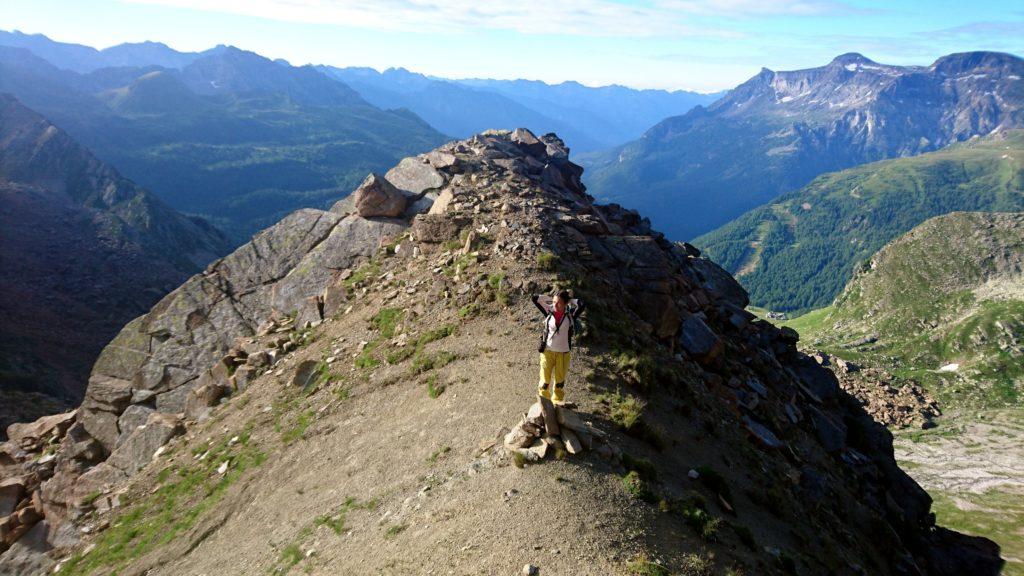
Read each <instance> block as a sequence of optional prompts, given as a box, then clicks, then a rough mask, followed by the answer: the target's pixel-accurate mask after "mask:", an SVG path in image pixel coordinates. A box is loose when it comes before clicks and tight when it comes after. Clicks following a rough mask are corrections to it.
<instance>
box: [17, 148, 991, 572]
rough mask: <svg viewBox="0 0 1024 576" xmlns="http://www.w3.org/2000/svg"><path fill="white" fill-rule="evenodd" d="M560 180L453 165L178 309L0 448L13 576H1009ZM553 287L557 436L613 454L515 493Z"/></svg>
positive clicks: (739, 326)
mask: <svg viewBox="0 0 1024 576" xmlns="http://www.w3.org/2000/svg"><path fill="white" fill-rule="evenodd" d="M568 152H569V151H568V149H567V148H566V147H565V146H564V144H563V143H562V141H561V140H560V139H559V138H558V137H557V136H555V135H553V134H548V135H545V136H543V137H540V138H538V137H536V136H534V135H533V134H531V133H530V132H528V131H526V130H523V129H518V130H515V131H511V132H509V131H490V132H485V133H483V134H480V135H476V136H474V137H472V138H470V139H467V140H463V141H458V142H452V143H449V144H446V145H444V146H442V147H440V148H438V149H436V150H434V151H432V152H429V153H427V154H424V155H421V156H417V157H412V158H406V159H404V160H402V162H400V163H399V164H398V165H397V166H395V167H394V168H393V169H391V170H390V171H388V172H387V173H386V174H383V175H381V174H372V175H370V176H369V177H367V179H366V180H365V181H364V183H363V185H361V186H360V187H359V189H357V190H356V191H355V193H354V194H353V197H352V199H351V200H346V201H342V202H340V203H338V204H337V205H335V206H334V207H333V208H332V209H331V210H330V211H320V210H308V209H307V210H300V211H298V212H295V213H293V214H291V215H290V216H288V217H287V218H285V219H284V220H282V221H281V222H279V223H278V224H276V225H274V226H272V227H270V228H268V229H266V230H264V231H263V232H261V233H259V234H258V235H256V237H255V238H254V239H253V241H252V242H250V243H248V244H246V245H244V246H242V247H241V248H239V249H238V250H237V251H235V252H234V253H233V254H231V255H229V256H227V257H225V258H223V259H221V260H219V261H217V262H215V263H214V264H212V265H211V266H209V267H208V268H207V269H206V270H205V271H204V272H203V273H202V274H199V275H196V276H193V277H192V278H191V279H189V280H188V281H186V282H185V283H184V284H183V285H182V286H181V287H179V288H178V289H177V290H175V291H174V292H172V293H171V294H169V295H168V296H167V297H165V298H164V299H163V300H161V301H160V302H159V303H158V304H157V305H156V306H155V307H154V308H153V309H152V310H151V311H150V312H149V313H147V314H145V315H143V316H141V317H140V318H138V319H136V320H135V321H133V322H131V323H130V324H129V325H128V326H126V327H125V328H124V330H122V331H121V333H120V334H119V335H118V336H117V337H116V338H115V339H114V341H113V342H112V343H111V344H110V345H109V346H108V347H107V348H106V349H105V350H104V352H103V354H102V355H101V358H100V359H99V361H98V362H97V363H96V365H95V366H94V369H93V372H92V376H91V378H90V386H89V391H88V393H87V395H86V400H85V401H84V402H83V404H82V406H81V407H80V408H79V409H78V411H77V412H74V413H70V414H66V415H61V416H55V417H51V418H49V419H45V420H40V421H37V422H36V423H33V424H30V425H19V426H13V427H11V429H10V435H11V441H10V442H8V443H7V444H6V445H4V451H3V452H0V454H3V455H5V456H4V457H5V458H6V459H5V460H4V461H3V462H4V468H3V477H4V478H5V480H3V481H2V482H0V486H4V487H5V489H8V490H9V492H4V494H8V493H11V494H14V496H13V497H11V498H9V499H7V500H3V501H2V502H3V503H4V505H5V506H7V508H5V509H3V510H0V512H3V513H6V514H7V515H6V516H5V517H4V520H2V521H0V522H2V524H0V526H3V527H4V530H5V532H3V533H4V534H5V540H4V543H5V546H6V545H9V546H10V548H9V549H8V550H7V551H6V552H5V553H4V554H3V556H0V568H3V569H7V570H8V571H12V570H13V571H18V570H22V571H23V572H29V571H37V572H41V571H43V570H50V569H52V568H53V566H54V565H59V566H60V573H61V574H73V575H75V574H88V573H95V572H101V573H106V572H117V573H119V574H143V573H145V574H153V575H156V574H183V573H186V574H192V573H195V574H252V573H258V572H265V573H266V572H270V573H289V572H295V571H299V570H302V571H305V572H308V573H313V574H336V573H345V574H377V573H425V572H426V573H429V572H434V573H439V572H452V573H481V572H486V573H503V574H511V573H517V572H520V571H523V570H525V573H536V571H537V568H538V566H539V567H540V570H542V573H546V574H616V573H633V574H636V573H642V574H643V573H646V574H664V573H670V572H683V573H689V574H711V573H713V572H719V571H725V570H732V571H733V572H734V573H735V571H744V572H747V573H756V574H790V573H794V572H796V573H808V574H827V573H831V574H886V575H887V574H933V575H941V576H944V575H950V576H952V575H954V574H965V573H970V574H982V575H988V574H996V573H997V572H998V570H999V567H1000V564H1001V561H1000V560H999V558H998V547H996V546H995V545H993V544H992V543H991V542H989V541H988V540H985V539H982V538H971V537H967V536H964V535H961V534H957V533H955V532H951V531H948V530H945V529H943V528H940V527H937V526H935V525H934V516H932V515H930V514H929V506H930V499H929V497H928V495H927V494H926V493H925V492H924V491H923V490H922V489H921V488H920V487H919V486H918V485H917V484H916V483H914V481H913V480H911V479H910V478H909V477H908V476H907V475H906V474H905V473H904V472H903V471H901V470H900V469H899V468H898V467H897V465H896V463H895V462H894V460H893V457H892V438H891V436H890V435H889V434H888V432H886V431H885V429H884V428H882V427H881V426H880V425H878V424H876V423H875V422H874V421H873V420H871V418H870V417H869V416H868V415H867V414H866V413H865V412H864V411H863V409H862V408H861V406H860V405H859V404H858V403H857V402H856V401H855V400H854V399H853V398H851V397H849V396H846V395H845V394H844V393H843V392H842V391H841V390H840V388H839V386H838V383H837V382H836V380H835V378H834V376H832V374H831V373H830V372H828V371H827V370H826V369H824V368H822V367H821V366H819V365H818V364H817V363H816V362H815V361H814V360H813V359H811V358H810V357H807V356H804V355H802V354H800V353H798V352H797V350H796V348H795V346H794V344H795V343H796V340H797V336H796V334H795V333H794V332H792V331H790V330H786V329H778V328H775V327H774V326H772V325H771V324H769V323H766V322H763V321H760V320H757V319H755V318H753V317H752V315H750V314H748V313H747V312H745V311H744V309H743V308H744V306H745V305H746V304H747V297H746V293H745V292H744V291H743V290H742V288H740V286H739V285H738V284H736V282H735V281H734V280H733V279H732V278H731V277H730V276H729V275H728V274H726V273H725V272H724V271H723V270H722V269H720V268H718V267H717V266H716V265H714V264H713V263H711V262H710V261H708V260H706V259H704V258H701V257H700V256H699V254H698V253H697V252H696V250H695V249H693V248H692V247H690V246H687V245H682V244H673V243H671V242H668V241H667V240H665V238H664V237H663V236H662V235H661V234H660V233H657V232H655V231H652V230H651V228H650V225H649V223H648V221H647V220H646V219H645V218H642V217H641V216H640V215H639V214H638V213H636V212H634V211H630V210H625V209H623V208H621V207H619V206H616V205H597V204H594V203H593V201H592V198H591V197H590V196H588V195H587V194H586V193H585V191H584V189H583V187H582V185H581V184H580V176H581V173H582V169H581V168H580V167H579V166H577V165H575V164H573V163H572V162H570V161H569V160H568ZM556 285H557V286H559V287H563V288H569V289H572V290H573V291H574V292H575V294H576V295H577V296H579V297H582V298H585V299H586V301H587V303H588V304H587V312H586V314H585V315H584V318H583V320H584V326H583V327H582V332H581V333H580V334H579V335H578V339H577V340H576V343H575V346H574V348H573V352H572V354H573V360H572V366H571V376H570V378H569V383H568V385H567V388H566V390H567V399H568V400H570V401H571V402H573V403H574V404H575V406H576V408H575V414H577V415H579V416H580V418H581V419H582V420H584V421H585V422H589V424H585V423H584V422H574V423H570V422H569V421H568V420H565V421H563V422H562V423H563V424H564V425H565V426H566V427H569V428H573V427H574V426H575V427H576V429H584V430H593V431H594V432H593V433H594V434H595V435H600V437H601V438H604V439H605V442H606V444H603V445H602V446H603V448H601V449H595V450H593V451H585V452H579V450H577V449H573V447H572V446H571V443H570V444H569V445H566V447H565V448H566V450H567V451H568V453H566V451H562V450H560V449H558V448H557V446H558V445H557V443H555V442H554V440H552V442H553V444H552V445H553V446H555V448H552V449H551V450H550V452H552V453H553V454H552V457H551V458H549V459H547V460H541V459H538V458H533V460H535V462H534V463H530V462H528V461H527V459H526V458H525V456H524V455H523V454H522V453H520V452H510V451H508V450H506V448H505V447H504V446H502V439H503V438H505V435H506V434H507V433H508V428H507V426H509V425H511V424H512V423H514V422H515V421H516V420H517V419H519V418H520V415H521V413H522V411H523V410H525V409H526V407H527V406H530V405H531V404H532V403H533V402H534V401H535V396H534V394H535V390H536V388H535V386H536V380H535V379H536V374H537V371H536V370H537V368H536V346H537V343H536V337H537V334H538V330H537V328H538V326H539V320H540V319H539V318H537V316H536V312H535V310H534V308H533V304H532V303H531V302H530V295H531V294H533V293H537V292H549V291H550V290H551V289H552V288H553V287H554V286H556ZM559 412H562V411H559ZM565 437H566V438H568V437H569V436H565ZM567 442H568V440H567ZM44 454H45V455H44ZM8 487H9V488H8ZM8 502H10V504H9V505H8V504H7V503H8ZM12 535H13V537H12ZM524 565H526V567H525V569H524V568H523V567H524Z"/></svg>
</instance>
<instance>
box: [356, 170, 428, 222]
mask: <svg viewBox="0 0 1024 576" xmlns="http://www.w3.org/2000/svg"><path fill="white" fill-rule="evenodd" d="M428 168H429V166H428ZM352 195H353V196H354V197H355V198H354V202H355V207H356V212H358V213H359V215H360V216H362V217H364V218H375V217H380V216H383V217H385V218H394V217H397V216H401V215H402V212H404V211H405V202H406V198H405V195H404V194H402V191H401V190H399V189H398V188H396V187H395V186H394V185H393V184H392V183H391V182H388V181H387V179H385V178H384V177H383V176H381V175H379V174H376V173H373V174H370V175H369V176H367V177H366V179H365V180H363V183H362V184H360V185H359V188H356V191H355V192H353V193H352Z"/></svg>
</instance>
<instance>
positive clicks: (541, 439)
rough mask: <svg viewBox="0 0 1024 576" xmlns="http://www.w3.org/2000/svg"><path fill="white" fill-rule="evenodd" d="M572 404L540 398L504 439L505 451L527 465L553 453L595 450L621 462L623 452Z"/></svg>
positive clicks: (614, 460) (607, 457) (578, 452)
mask: <svg viewBox="0 0 1024 576" xmlns="http://www.w3.org/2000/svg"><path fill="white" fill-rule="evenodd" d="M572 406H573V405H572V404H565V405H555V404H554V403H553V402H552V401H551V400H550V399H548V398H544V397H543V396H538V397H537V402H535V403H534V404H533V405H532V406H530V409H529V410H527V411H526V414H524V415H523V417H522V419H521V420H520V421H519V423H518V424H516V425H515V427H514V428H512V430H511V431H509V432H508V433H507V434H505V437H504V442H503V443H504V445H505V449H506V450H508V451H509V452H511V453H513V454H519V455H521V456H522V457H523V458H525V460H526V461H527V462H539V461H541V460H543V459H544V458H545V457H546V456H547V455H548V454H549V453H552V452H553V453H557V452H559V451H563V450H564V451H565V452H568V453H569V454H580V453H582V452H583V451H584V450H594V451H595V452H597V454H598V455H599V456H601V457H602V458H604V459H606V460H611V461H613V462H619V461H621V460H622V452H621V451H620V450H619V449H618V447H616V446H615V445H613V444H611V443H610V442H609V441H608V435H607V434H605V433H604V432H602V431H600V430H598V429H597V428H594V427H593V426H591V425H590V424H588V423H586V422H584V421H583V419H582V418H580V417H579V414H577V413H576V412H575V411H574V410H573V409H572Z"/></svg>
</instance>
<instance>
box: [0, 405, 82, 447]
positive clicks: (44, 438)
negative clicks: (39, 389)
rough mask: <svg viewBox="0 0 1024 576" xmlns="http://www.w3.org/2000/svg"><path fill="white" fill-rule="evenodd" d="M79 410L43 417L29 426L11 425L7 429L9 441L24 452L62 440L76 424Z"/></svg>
mask: <svg viewBox="0 0 1024 576" xmlns="http://www.w3.org/2000/svg"><path fill="white" fill-rule="evenodd" d="M77 413H78V411H77V410H72V411H70V412H65V413H63V414H54V415H52V416H43V417H42V418H39V419H38V420H36V421H35V422H31V423H28V424H11V425H10V426H8V427H7V439H8V440H9V441H11V442H14V443H15V444H17V445H18V446H19V447H20V448H21V449H22V450H27V451H30V452H31V451H35V450H39V449H40V448H42V446H43V445H44V444H47V443H49V442H52V441H53V440H54V439H57V438H60V437H61V436H63V435H64V433H65V432H67V429H68V428H70V427H71V425H72V424H74V423H75V416H76V415H77Z"/></svg>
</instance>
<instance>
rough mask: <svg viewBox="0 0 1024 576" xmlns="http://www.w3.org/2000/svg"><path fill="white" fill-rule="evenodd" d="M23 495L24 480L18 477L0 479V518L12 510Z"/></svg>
mask: <svg viewBox="0 0 1024 576" xmlns="http://www.w3.org/2000/svg"><path fill="white" fill-rule="evenodd" d="M24 495H25V480H24V479H23V478H20V477H14V478H4V479H3V480H0V518H3V517H4V516H7V515H8V514H10V513H11V512H14V508H15V507H16V506H17V505H18V502H21V498H22V496H24Z"/></svg>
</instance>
